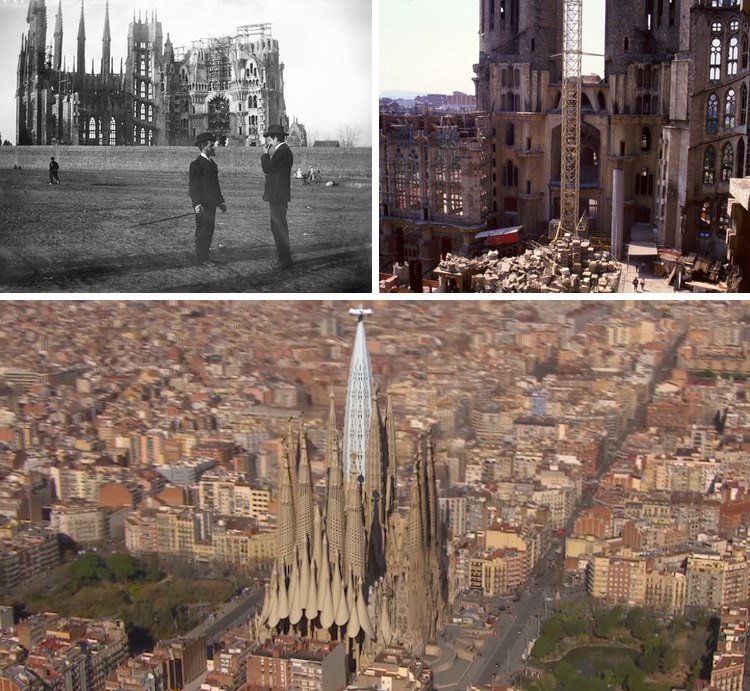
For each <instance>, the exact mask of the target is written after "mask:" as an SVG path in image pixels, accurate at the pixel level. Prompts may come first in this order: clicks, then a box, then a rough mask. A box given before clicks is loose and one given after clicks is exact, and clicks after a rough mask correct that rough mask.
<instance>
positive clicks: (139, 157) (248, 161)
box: [0, 146, 372, 180]
mask: <svg viewBox="0 0 750 691" xmlns="http://www.w3.org/2000/svg"><path fill="white" fill-rule="evenodd" d="M197 151H198V150H197V149H196V148H194V147H187V146H153V147H149V146H143V147H141V146H123V147H119V146H118V147H114V146H0V169H8V168H11V169H12V168H13V167H14V166H20V167H21V168H23V169H30V170H34V169H38V170H44V171H46V170H47V166H48V165H49V159H50V156H54V157H55V160H56V161H57V162H58V163H59V164H60V170H61V172H64V171H67V170H76V171H80V170H88V171H128V172H132V171H154V172H169V171H187V169H188V167H189V166H190V161H192V160H193V158H195V156H196V155H197ZM292 151H293V152H294V169H295V170H296V169H297V167H300V168H301V169H302V171H303V172H305V171H306V170H307V169H308V167H309V166H313V167H315V168H318V169H319V170H320V172H321V174H322V176H323V179H324V180H325V179H330V178H366V179H371V178H372V149H369V148H357V149H337V148H333V147H332V148H311V147H307V148H298V147H295V148H293V149H292ZM262 153H263V152H262V150H261V149H260V148H258V147H253V146H251V147H231V146H228V147H221V148H219V149H218V152H217V158H218V161H219V166H220V169H221V172H222V174H224V175H232V174H247V173H251V174H260V172H261V168H260V156H261V154H262Z"/></svg>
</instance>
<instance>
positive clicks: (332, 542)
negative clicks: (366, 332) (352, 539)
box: [326, 391, 344, 563]
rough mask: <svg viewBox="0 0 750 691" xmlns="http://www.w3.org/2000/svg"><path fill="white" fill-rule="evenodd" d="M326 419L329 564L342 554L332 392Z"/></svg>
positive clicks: (339, 471)
mask: <svg viewBox="0 0 750 691" xmlns="http://www.w3.org/2000/svg"><path fill="white" fill-rule="evenodd" d="M330 401H331V406H330V411H329V414H328V415H329V417H328V488H327V489H328V491H327V493H326V533H327V535H328V552H329V556H328V558H329V559H330V561H331V563H333V562H334V558H335V557H336V555H343V554H344V475H343V470H342V467H341V456H340V455H339V446H338V433H337V431H336V410H335V408H334V404H333V391H331V395H330Z"/></svg>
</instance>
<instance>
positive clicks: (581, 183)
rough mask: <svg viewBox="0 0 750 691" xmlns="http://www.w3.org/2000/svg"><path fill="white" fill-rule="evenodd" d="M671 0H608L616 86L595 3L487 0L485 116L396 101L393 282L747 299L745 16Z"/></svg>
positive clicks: (386, 119) (404, 287)
mask: <svg viewBox="0 0 750 691" xmlns="http://www.w3.org/2000/svg"><path fill="white" fill-rule="evenodd" d="M664 5H665V3H662V2H659V3H658V4H657V3H654V2H651V1H650V0H630V1H629V2H625V3H622V2H621V3H619V4H618V3H616V2H614V1H612V0H607V3H606V12H607V21H606V23H605V24H606V28H605V33H606V35H605V46H606V48H605V51H606V53H607V58H606V60H605V77H604V78H601V77H598V76H597V75H582V72H581V56H582V54H583V53H582V0H531V1H530V2H528V3H521V4H519V3H516V2H509V3H507V6H506V3H505V2H500V3H499V5H497V6H496V3H495V2H482V3H481V9H480V52H479V61H478V62H477V64H475V65H474V72H475V74H476V78H475V83H476V89H477V109H478V112H476V113H456V114H446V113H441V114H435V113H429V112H425V111H424V110H423V111H422V112H408V111H407V112H404V111H401V112H399V111H397V110H390V111H384V110H383V109H382V108H381V113H380V197H381V205H380V290H381V292H433V291H434V292H493V293H525V292H530V293H616V292H625V291H628V290H629V291H632V290H633V285H635V284H632V283H631V280H630V279H631V278H632V277H633V275H634V274H635V275H636V277H637V278H638V279H639V280H638V281H637V283H638V284H640V285H642V290H643V291H646V290H647V288H646V286H645V281H644V283H642V284H641V283H640V281H641V279H644V277H648V281H649V287H648V290H649V292H667V291H669V292H677V291H690V292H714V293H726V292H744V290H743V285H742V281H743V275H744V274H747V271H743V266H742V262H741V261H740V258H741V256H742V253H741V252H738V245H739V243H740V242H741V237H742V233H741V232H738V228H737V227H736V224H735V223H734V220H733V217H738V218H739V217H740V214H739V213H737V211H738V210H739V209H738V206H737V205H736V204H735V203H734V200H733V199H732V198H731V196H730V194H729V183H730V179H734V178H741V177H744V176H745V174H746V173H747V170H746V164H747V162H746V155H745V151H746V146H745V141H744V139H745V138H744V133H745V130H746V121H745V120H746V114H747V93H748V85H747V81H748V77H749V76H750V64H749V60H748V57H747V43H748V22H747V17H746V16H745V15H744V13H743V12H742V11H741V8H740V6H739V1H738V0H710V1H709V2H704V1H702V0H670V1H669V3H668V7H667V9H666V11H665V9H664ZM679 5H684V7H682V8H681V7H679ZM682 9H684V10H685V11H684V12H682V11H681V10H682ZM641 23H642V26H641V25H640V24H641ZM681 23H682V24H683V25H684V26H683V28H686V27H687V30H686V31H683V35H682V38H681V37H680V31H681V29H680V24H681ZM634 24H635V25H634ZM631 25H634V26H633V29H632V33H630V34H629V32H630V31H631V29H630V26H631ZM615 26H616V27H617V28H616V29H615V28H613V27H615ZM623 26H627V27H628V28H627V29H625V30H623V28H622V27H623ZM719 34H720V35H721V36H720V43H721V45H722V46H729V47H730V48H732V47H733V48H732V50H734V52H732V51H731V50H726V51H725V52H723V53H722V52H719V54H718V56H717V54H716V52H714V53H713V54H712V53H711V51H710V45H711V40H712V35H713V36H714V38H715V37H716V36H717V35H719ZM686 37H687V39H686ZM686 40H687V42H688V43H689V46H687V47H688V48H691V50H688V51H685V48H686V45H685V43H686ZM714 45H716V42H715V41H714ZM739 45H742V55H741V56H740V59H738V49H737V47H738V46H739ZM679 51H682V52H680V53H679V55H678V52H679ZM712 55H713V57H712ZM712 61H713V63H716V64H714V65H713V66H714V67H718V69H714V71H713V72H710V67H711V64H710V63H712ZM686 63H688V64H686ZM551 65H552V66H551ZM691 70H692V72H693V74H694V81H693V83H692V84H691V83H689V80H688V73H689V72H690V71H691ZM704 81H705V82H706V85H705V86H704V85H703V84H702V82H704ZM706 87H707V88H708V93H706ZM712 91H713V92H715V93H713V96H712V95H711V92H712ZM686 93H687V94H688V98H687V99H684V100H683V97H684V95H685V94H686ZM738 94H739V104H738ZM717 102H721V103H723V104H724V110H723V112H722V117H721V118H719V114H718V112H717V114H716V119H717V120H719V119H721V127H719V126H718V123H717V126H716V127H714V123H713V121H712V120H711V119H710V118H712V117H713V111H712V110H711V108H712V107H713V105H712V104H714V103H717ZM691 118H700V120H701V122H700V125H701V126H700V127H695V126H692V124H691ZM706 118H709V120H708V121H707V122H706V123H705V124H704V123H703V120H704V119H706ZM716 151H720V152H721V157H719V156H717V155H716ZM735 152H736V155H735ZM717 168H718V169H717ZM626 277H627V278H626ZM635 290H636V291H637V290H638V285H636V287H635Z"/></svg>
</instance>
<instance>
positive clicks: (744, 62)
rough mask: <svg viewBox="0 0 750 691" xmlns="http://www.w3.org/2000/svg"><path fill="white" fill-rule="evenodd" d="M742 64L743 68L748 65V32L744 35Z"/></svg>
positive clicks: (741, 55)
mask: <svg viewBox="0 0 750 691" xmlns="http://www.w3.org/2000/svg"><path fill="white" fill-rule="evenodd" d="M740 66H741V67H742V69H743V70H746V69H747V67H748V40H747V34H743V35H742V51H741V52H740Z"/></svg>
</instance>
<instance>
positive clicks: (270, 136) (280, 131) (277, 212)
mask: <svg viewBox="0 0 750 691" xmlns="http://www.w3.org/2000/svg"><path fill="white" fill-rule="evenodd" d="M287 134H288V132H284V128H283V127H282V126H281V125H271V126H270V127H269V128H268V129H267V130H266V131H265V132H264V133H263V136H264V137H265V138H266V143H265V145H264V147H263V148H264V149H265V153H264V154H263V155H262V156H261V157H260V165H261V167H262V168H263V172H264V173H265V174H266V184H265V188H264V190H263V201H266V202H268V205H269V207H270V210H271V233H272V234H273V240H274V242H275V243H276V254H277V256H278V259H279V268H281V269H289V268H291V266H292V250H291V247H290V246H289V224H288V223H287V220H286V211H287V208H288V206H289V202H290V200H291V198H292V193H291V186H292V164H293V163H294V155H293V154H292V150H291V149H290V148H289V145H288V144H287V143H286V141H285V140H286V137H287Z"/></svg>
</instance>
